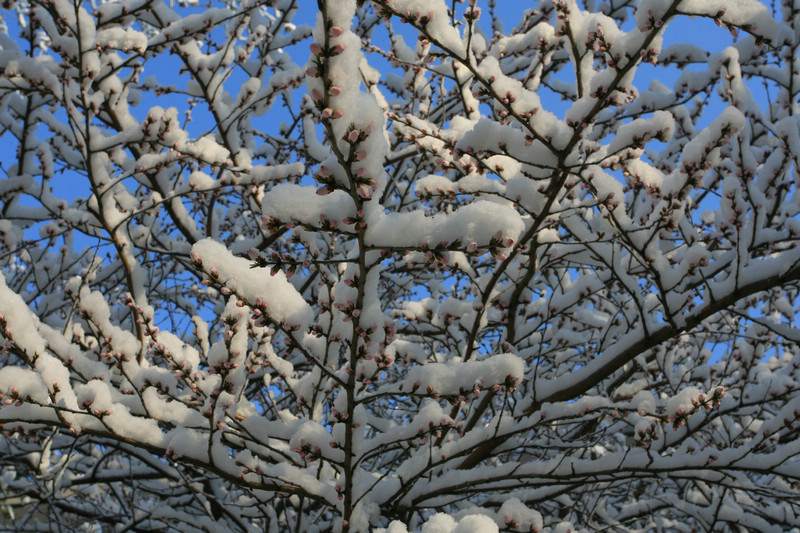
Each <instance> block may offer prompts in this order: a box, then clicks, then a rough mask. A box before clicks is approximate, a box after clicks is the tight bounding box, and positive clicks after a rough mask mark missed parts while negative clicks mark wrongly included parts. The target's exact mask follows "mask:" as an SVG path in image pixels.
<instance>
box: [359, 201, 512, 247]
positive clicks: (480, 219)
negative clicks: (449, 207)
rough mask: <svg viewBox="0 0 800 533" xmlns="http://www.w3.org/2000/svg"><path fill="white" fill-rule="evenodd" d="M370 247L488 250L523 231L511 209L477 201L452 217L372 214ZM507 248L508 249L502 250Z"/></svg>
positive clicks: (369, 226) (413, 213)
mask: <svg viewBox="0 0 800 533" xmlns="http://www.w3.org/2000/svg"><path fill="white" fill-rule="evenodd" d="M366 221H367V235H366V242H367V244H369V245H371V246H375V247H382V246H385V247H393V246H403V247H412V248H413V247H419V246H422V245H423V244H424V245H426V246H429V247H436V246H438V245H440V244H443V243H446V244H452V243H453V242H455V241H459V242H460V243H461V244H462V246H468V245H470V244H472V243H475V244H477V246H478V247H484V246H488V245H489V244H490V243H491V241H492V239H494V238H495V237H496V236H497V235H499V236H500V237H501V239H512V241H514V240H516V239H517V238H518V237H519V235H520V234H521V233H522V230H523V229H524V223H523V222H522V219H521V218H520V216H519V214H517V212H516V211H515V210H514V209H513V208H512V207H510V206H509V205H503V204H498V203H495V202H492V201H489V200H478V201H476V202H474V203H471V204H469V205H466V206H464V207H461V208H459V209H457V210H456V211H454V212H453V213H451V214H443V213H440V214H435V215H433V216H429V217H427V216H425V214H424V213H423V212H422V211H412V212H409V213H388V214H384V213H380V212H377V213H373V214H371V216H369V217H367V219H366ZM503 247H504V248H505V247H507V246H503Z"/></svg>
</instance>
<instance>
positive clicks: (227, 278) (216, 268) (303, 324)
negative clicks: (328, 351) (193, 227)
mask: <svg viewBox="0 0 800 533" xmlns="http://www.w3.org/2000/svg"><path fill="white" fill-rule="evenodd" d="M192 253H193V254H196V257H197V258H198V259H199V260H200V262H201V265H202V268H203V271H204V272H206V273H207V274H209V275H211V276H212V277H214V278H218V279H219V280H220V281H221V282H222V283H223V284H224V285H225V286H226V287H228V288H229V289H231V290H232V291H233V292H234V293H235V294H236V295H237V296H239V297H240V298H243V299H244V300H245V301H246V302H247V303H248V304H249V305H251V306H254V307H259V308H263V309H265V313H266V314H267V316H269V317H270V318H271V319H272V320H274V321H276V322H278V323H285V324H287V325H289V326H291V327H292V328H299V329H300V330H301V331H305V329H307V328H308V326H309V325H310V323H311V319H312V317H313V311H312V310H311V308H310V307H309V305H308V304H307V303H306V301H305V300H304V299H303V297H302V296H301V295H300V294H299V293H298V292H297V289H295V288H294V285H292V284H291V283H290V282H289V281H288V280H287V279H286V275H285V274H284V273H283V272H276V273H275V275H270V274H269V273H268V272H267V271H265V270H263V269H252V268H250V265H251V264H252V263H251V262H250V261H248V260H247V259H243V258H240V257H234V256H233V254H232V253H231V252H229V251H228V249H227V248H225V246H224V245H223V244H221V243H218V242H216V241H214V240H213V239H203V240H202V241H199V242H197V243H195V244H194V246H192ZM214 273H216V275H214Z"/></svg>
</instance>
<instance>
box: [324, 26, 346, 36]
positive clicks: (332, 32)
mask: <svg viewBox="0 0 800 533" xmlns="http://www.w3.org/2000/svg"><path fill="white" fill-rule="evenodd" d="M342 33H344V30H342V28H340V27H339V26H331V28H330V29H329V30H328V35H330V36H331V37H339V36H340V35H341V34H342Z"/></svg>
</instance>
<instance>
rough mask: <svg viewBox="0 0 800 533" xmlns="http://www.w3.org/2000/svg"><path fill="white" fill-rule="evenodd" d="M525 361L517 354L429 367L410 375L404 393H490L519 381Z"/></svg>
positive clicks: (404, 384) (405, 382)
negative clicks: (489, 390) (418, 391)
mask: <svg viewBox="0 0 800 533" xmlns="http://www.w3.org/2000/svg"><path fill="white" fill-rule="evenodd" d="M524 365H525V363H524V361H523V360H522V359H520V358H519V357H517V356H516V355H514V354H510V353H507V354H498V355H493V356H491V357H488V358H486V359H484V360H482V361H453V362H452V363H427V364H425V365H420V366H415V367H413V368H411V369H410V370H409V371H408V375H407V376H406V379H405V381H404V383H403V390H406V391H409V390H417V389H421V391H429V392H433V393H437V394H441V395H445V396H446V395H451V394H460V393H463V392H464V391H472V390H473V389H475V388H480V389H488V388H490V387H492V386H494V385H498V384H504V383H506V382H509V383H514V384H516V382H517V381H518V380H520V379H521V378H522V376H523V374H524V372H525V368H524Z"/></svg>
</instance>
